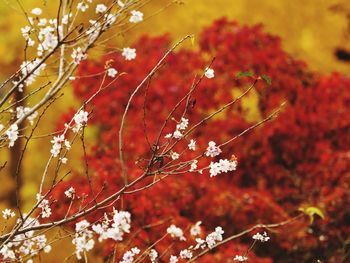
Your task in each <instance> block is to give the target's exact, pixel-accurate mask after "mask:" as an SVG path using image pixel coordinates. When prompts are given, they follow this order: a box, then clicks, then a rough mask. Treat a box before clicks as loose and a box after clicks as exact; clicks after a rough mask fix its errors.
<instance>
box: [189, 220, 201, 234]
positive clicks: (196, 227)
mask: <svg viewBox="0 0 350 263" xmlns="http://www.w3.org/2000/svg"><path fill="white" fill-rule="evenodd" d="M201 224H202V221H198V222H197V223H196V224H195V225H194V226H192V227H191V229H190V233H191V236H198V235H200V234H201V232H202V231H201V227H200V225H201Z"/></svg>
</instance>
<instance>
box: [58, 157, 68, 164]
mask: <svg viewBox="0 0 350 263" xmlns="http://www.w3.org/2000/svg"><path fill="white" fill-rule="evenodd" d="M60 160H61V162H62V163H63V164H66V163H67V161H68V159H67V158H66V157H63V158H61V159H60Z"/></svg>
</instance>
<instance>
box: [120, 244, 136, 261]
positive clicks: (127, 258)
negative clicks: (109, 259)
mask: <svg viewBox="0 0 350 263" xmlns="http://www.w3.org/2000/svg"><path fill="white" fill-rule="evenodd" d="M139 253H140V249H138V248H137V247H134V248H132V249H131V250H129V251H127V252H125V253H124V255H123V260H122V261H119V263H132V262H133V261H134V257H135V256H136V255H138V254H139Z"/></svg>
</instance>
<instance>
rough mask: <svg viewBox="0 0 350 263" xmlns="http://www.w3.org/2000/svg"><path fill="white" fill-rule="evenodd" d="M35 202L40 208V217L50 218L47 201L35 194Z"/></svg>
mask: <svg viewBox="0 0 350 263" xmlns="http://www.w3.org/2000/svg"><path fill="white" fill-rule="evenodd" d="M36 200H37V202H38V203H39V205H38V207H39V208H41V217H42V218H48V217H50V216H51V214H52V212H51V208H50V206H49V200H47V199H45V198H44V197H43V196H42V195H40V194H37V195H36Z"/></svg>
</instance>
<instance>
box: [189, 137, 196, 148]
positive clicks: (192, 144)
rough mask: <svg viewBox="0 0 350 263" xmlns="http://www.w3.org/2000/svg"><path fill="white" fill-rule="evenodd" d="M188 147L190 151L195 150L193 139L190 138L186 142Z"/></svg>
mask: <svg viewBox="0 0 350 263" xmlns="http://www.w3.org/2000/svg"><path fill="white" fill-rule="evenodd" d="M188 149H190V150H191V151H195V150H196V141H195V140H192V139H191V140H190V143H189V144H188Z"/></svg>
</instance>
